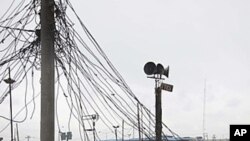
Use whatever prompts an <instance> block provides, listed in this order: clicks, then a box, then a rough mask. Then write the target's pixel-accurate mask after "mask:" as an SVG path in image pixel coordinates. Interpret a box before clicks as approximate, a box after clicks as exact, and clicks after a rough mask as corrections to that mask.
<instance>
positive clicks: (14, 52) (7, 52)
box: [0, 0, 179, 140]
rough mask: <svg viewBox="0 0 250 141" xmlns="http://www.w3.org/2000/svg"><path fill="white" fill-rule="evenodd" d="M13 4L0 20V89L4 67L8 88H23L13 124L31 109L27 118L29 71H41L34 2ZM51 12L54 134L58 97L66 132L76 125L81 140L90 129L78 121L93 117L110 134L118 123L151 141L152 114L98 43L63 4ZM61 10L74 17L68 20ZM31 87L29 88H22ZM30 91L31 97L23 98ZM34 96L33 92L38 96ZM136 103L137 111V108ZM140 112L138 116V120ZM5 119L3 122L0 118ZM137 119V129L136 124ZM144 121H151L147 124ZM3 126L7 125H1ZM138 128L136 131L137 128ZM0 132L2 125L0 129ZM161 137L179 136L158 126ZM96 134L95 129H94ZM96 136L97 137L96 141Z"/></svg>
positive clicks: (32, 102)
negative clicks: (9, 75) (65, 117)
mask: <svg viewBox="0 0 250 141" xmlns="http://www.w3.org/2000/svg"><path fill="white" fill-rule="evenodd" d="M18 2H19V3H17V2H16V1H14V0H13V2H12V3H11V5H10V7H9V8H8V9H7V11H6V12H5V13H4V14H3V16H2V17H1V18H0V56H1V58H0V85H1V84H2V83H3V80H4V79H5V78H6V77H7V68H11V73H12V77H13V79H15V80H16V82H15V83H14V84H13V86H12V89H13V90H14V89H15V88H17V87H18V86H20V85H24V86H25V90H24V92H25V95H24V97H25V98H24V101H25V104H24V108H22V109H20V111H19V112H18V113H17V115H16V116H15V118H14V122H24V121H25V120H26V119H27V116H28V113H29V110H28V105H33V109H32V111H31V114H30V118H32V116H33V114H34V112H35V107H36V102H35V101H36V100H35V99H36V97H37V93H36V92H37V91H35V90H36V89H35V84H40V82H39V81H38V82H37V81H36V80H37V79H35V78H34V77H35V75H34V73H36V72H40V67H41V43H40V28H41V25H40V9H41V2H40V0H30V1H28V2H27V0H26V1H25V0H21V1H18ZM54 5H55V6H54V10H55V25H56V31H55V64H56V67H55V72H56V81H55V87H56V88H55V89H56V119H57V120H56V121H57V127H58V130H59V131H61V126H60V124H61V123H60V117H59V116H58V114H59V113H58V111H57V109H58V108H59V107H60V105H58V104H59V102H58V99H59V96H63V97H64V99H65V101H66V103H67V105H68V108H69V111H70V114H69V116H68V117H69V118H68V128H69V130H70V128H71V122H72V120H76V121H77V122H78V123H79V134H80V136H81V140H84V139H83V135H84V136H85V139H86V140H90V139H89V137H88V133H87V131H86V129H87V127H91V128H93V124H92V121H91V120H84V118H83V117H86V116H89V115H92V114H98V116H99V121H98V123H101V124H102V126H103V127H104V128H105V129H106V130H109V131H110V132H113V126H114V125H121V123H122V121H124V122H125V123H126V125H127V126H128V127H129V128H131V129H133V128H134V130H138V129H140V131H139V132H141V134H143V135H144V137H145V138H148V139H152V138H154V136H155V132H154V128H155V121H154V119H155V116H154V114H152V113H151V112H150V110H148V109H147V108H146V107H145V106H144V105H143V104H142V103H141V102H140V101H139V99H138V98H137V97H136V95H135V94H134V93H133V92H132V90H131V89H130V88H129V86H128V85H127V83H126V82H125V81H124V79H123V78H122V76H121V75H120V74H119V72H118V71H117V70H116V68H115V67H114V66H113V65H112V63H111V61H110V60H109V59H108V57H107V56H106V54H105V53H104V51H103V50H102V49H101V47H100V45H99V44H98V43H97V41H96V40H95V38H94V37H93V36H92V35H91V33H90V32H89V30H88V29H87V28H86V26H85V25H84V24H83V22H82V20H81V19H80V17H79V15H78V14H77V13H76V11H75V9H74V8H73V6H72V4H71V3H70V1H69V0H57V1H55V3H54ZM66 11H71V14H72V15H74V16H75V18H76V19H77V23H75V22H73V21H72V20H71V18H70V17H72V15H70V16H69V15H68V14H67V12H66ZM76 25H78V28H81V29H82V30H83V32H84V33H85V35H84V37H83V35H82V34H80V32H79V30H76V29H75V28H76ZM28 87H31V88H32V89H31V90H30V89H28ZM29 93H31V95H32V99H30V100H28V99H27V95H28V94H29ZM38 94H39V93H38ZM7 95H8V88H7V87H6V89H5V90H3V91H2V93H1V94H0V103H2V102H3V101H4V99H5V98H6V97H7ZM138 105H139V108H138V107H137V106H138ZM137 109H140V113H141V116H139V117H141V118H139V119H138V116H137V114H138V111H137ZM23 111H24V112H25V116H24V117H23V118H22V119H21V120H18V119H16V117H17V116H18V114H19V113H21V112H23ZM0 118H4V119H6V120H9V118H7V117H4V116H0ZM138 120H140V125H139V124H138ZM148 123H151V125H150V124H148ZM7 126H8V124H7ZM139 126H140V128H139ZM0 128H2V129H0V132H2V131H3V130H4V129H5V128H6V126H5V127H0ZM163 129H164V130H163V131H164V133H163V134H164V135H173V136H174V137H177V138H178V137H179V136H178V135H177V134H176V133H174V132H173V131H171V130H170V129H169V128H168V127H167V125H165V124H164V123H163ZM95 132H96V131H95ZM118 133H119V134H121V133H120V132H118ZM96 134H97V139H99V140H101V139H100V137H99V136H98V133H97V132H96Z"/></svg>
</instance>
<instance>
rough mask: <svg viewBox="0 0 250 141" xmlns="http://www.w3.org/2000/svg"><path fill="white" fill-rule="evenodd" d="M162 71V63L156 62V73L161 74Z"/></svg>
mask: <svg viewBox="0 0 250 141" xmlns="http://www.w3.org/2000/svg"><path fill="white" fill-rule="evenodd" d="M163 73H164V67H163V65H162V64H157V66H156V74H161V75H162V74H163Z"/></svg>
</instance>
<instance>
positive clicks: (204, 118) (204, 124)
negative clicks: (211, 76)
mask: <svg viewBox="0 0 250 141" xmlns="http://www.w3.org/2000/svg"><path fill="white" fill-rule="evenodd" d="M202 130H203V140H206V136H207V134H206V79H205V82H204V97H203V129H202Z"/></svg>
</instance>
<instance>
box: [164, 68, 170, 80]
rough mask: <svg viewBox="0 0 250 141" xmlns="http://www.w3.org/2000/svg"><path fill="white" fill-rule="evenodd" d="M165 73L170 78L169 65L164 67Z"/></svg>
mask: <svg viewBox="0 0 250 141" xmlns="http://www.w3.org/2000/svg"><path fill="white" fill-rule="evenodd" d="M163 75H165V76H166V77H167V78H168V76H169V66H168V67H167V68H165V69H164V72H163Z"/></svg>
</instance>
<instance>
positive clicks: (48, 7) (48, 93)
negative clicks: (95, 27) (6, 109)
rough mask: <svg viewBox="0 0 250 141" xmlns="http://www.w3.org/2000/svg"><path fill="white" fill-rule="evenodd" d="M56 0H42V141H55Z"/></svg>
mask: <svg viewBox="0 0 250 141" xmlns="http://www.w3.org/2000/svg"><path fill="white" fill-rule="evenodd" d="M54 5H55V2H54V0H41V60H42V61H41V124H40V138H41V141H54V140H55V139H54V138H55V120H54V117H55V116H54V115H55V112H54V108H55V105H54V99H55V98H54V97H55V94H54V89H55V88H54V85H55V84H54V82H55V81H54V80H55V78H54V77H55V74H54V73H55V72H54V58H55V49H54V40H55V19H54Z"/></svg>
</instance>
